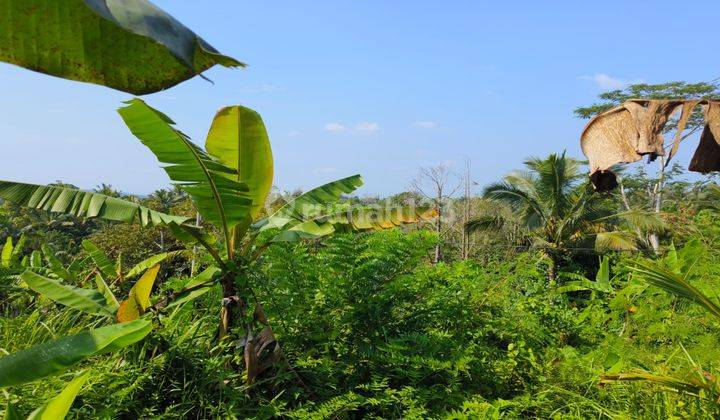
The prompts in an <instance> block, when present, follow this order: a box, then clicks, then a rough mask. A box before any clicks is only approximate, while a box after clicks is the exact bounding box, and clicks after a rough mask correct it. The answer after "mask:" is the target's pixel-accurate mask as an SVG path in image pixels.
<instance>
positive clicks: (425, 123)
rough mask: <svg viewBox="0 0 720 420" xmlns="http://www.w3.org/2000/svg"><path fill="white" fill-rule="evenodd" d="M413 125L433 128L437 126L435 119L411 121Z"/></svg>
mask: <svg viewBox="0 0 720 420" xmlns="http://www.w3.org/2000/svg"><path fill="white" fill-rule="evenodd" d="M412 125H413V127H417V128H427V129H430V128H435V127H437V123H436V122H435V121H415V122H414V123H412Z"/></svg>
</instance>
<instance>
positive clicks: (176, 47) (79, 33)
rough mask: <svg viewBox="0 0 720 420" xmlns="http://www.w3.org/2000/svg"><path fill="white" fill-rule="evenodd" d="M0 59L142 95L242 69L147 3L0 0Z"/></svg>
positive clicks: (132, 0)
mask: <svg viewBox="0 0 720 420" xmlns="http://www.w3.org/2000/svg"><path fill="white" fill-rule="evenodd" d="M0 22H2V30H1V31H0V61H5V62H8V63H11V64H16V65H18V66H21V67H25V68H27V69H30V70H34V71H37V72H41V73H46V74H50V75H53V76H58V77H62V78H65V79H70V80H77V81H82V82H89V83H95V84H99V85H104V86H108V87H111V88H113V89H118V90H121V91H124V92H128V93H133V94H137V95H142V94H146V93H153V92H157V91H160V90H163V89H167V88H169V87H172V86H174V85H176V84H178V83H180V82H182V81H184V80H187V79H189V78H191V77H193V76H195V75H197V74H200V73H201V72H203V71H205V70H207V69H208V68H210V67H212V66H214V65H215V64H221V65H223V66H226V67H238V66H241V67H242V66H245V65H244V64H243V63H241V62H239V61H237V60H235V59H233V58H230V57H227V56H224V55H222V54H220V53H219V52H218V51H217V50H216V49H214V48H213V47H212V46H210V45H209V44H208V43H207V42H205V41H204V40H203V39H202V38H200V37H199V36H197V35H196V34H195V33H194V32H192V31H191V30H190V29H188V28H187V27H185V26H184V25H183V24H182V23H180V22H178V21H177V20H176V19H174V18H173V17H172V16H170V15H168V14H167V13H166V12H164V11H163V10H161V9H160V8H158V7H157V6H155V5H153V4H152V3H150V2H149V1H147V0H0Z"/></svg>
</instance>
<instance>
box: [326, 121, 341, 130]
mask: <svg viewBox="0 0 720 420" xmlns="http://www.w3.org/2000/svg"><path fill="white" fill-rule="evenodd" d="M325 131H330V132H334V133H337V132H338V131H345V126H344V125H342V124H340V123H336V122H331V123H327V124H325Z"/></svg>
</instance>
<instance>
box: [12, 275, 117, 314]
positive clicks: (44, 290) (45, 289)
mask: <svg viewBox="0 0 720 420" xmlns="http://www.w3.org/2000/svg"><path fill="white" fill-rule="evenodd" d="M20 278H22V280H23V281H24V282H25V283H26V284H27V285H28V287H30V288H31V289H32V290H34V291H36V292H38V293H40V294H41V295H43V296H45V297H47V298H48V299H50V300H52V301H55V302H57V303H60V304H62V305H65V306H68V307H70V308H73V309H77V310H79V311H83V312H85V313H89V314H91V315H103V316H107V317H113V316H114V315H115V313H114V311H113V310H112V309H111V308H110V307H108V305H107V302H106V300H105V296H103V294H102V293H99V292H98V291H96V290H88V289H82V288H80V287H75V286H71V285H69V284H62V283H59V282H57V281H55V280H52V279H49V278H47V277H43V276H41V275H39V274H37V273H34V272H32V271H30V270H28V271H25V272H24V273H22V275H21V276H20Z"/></svg>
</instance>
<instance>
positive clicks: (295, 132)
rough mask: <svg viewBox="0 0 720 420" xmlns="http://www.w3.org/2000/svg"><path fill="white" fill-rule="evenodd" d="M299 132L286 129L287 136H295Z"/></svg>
mask: <svg viewBox="0 0 720 420" xmlns="http://www.w3.org/2000/svg"><path fill="white" fill-rule="evenodd" d="M300 134H301V133H300V132H299V131H298V130H290V131H288V136H290V137H297V136H299V135H300Z"/></svg>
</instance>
